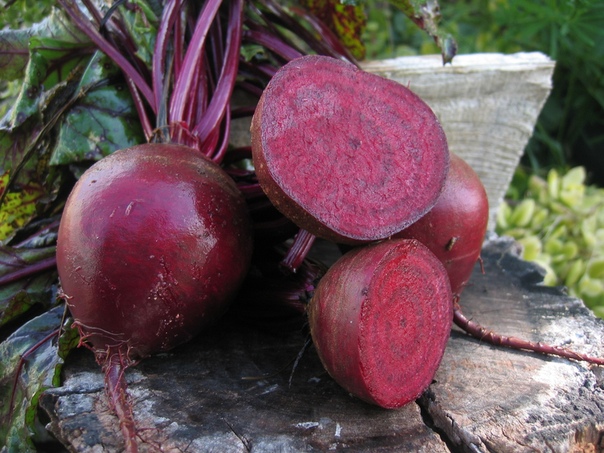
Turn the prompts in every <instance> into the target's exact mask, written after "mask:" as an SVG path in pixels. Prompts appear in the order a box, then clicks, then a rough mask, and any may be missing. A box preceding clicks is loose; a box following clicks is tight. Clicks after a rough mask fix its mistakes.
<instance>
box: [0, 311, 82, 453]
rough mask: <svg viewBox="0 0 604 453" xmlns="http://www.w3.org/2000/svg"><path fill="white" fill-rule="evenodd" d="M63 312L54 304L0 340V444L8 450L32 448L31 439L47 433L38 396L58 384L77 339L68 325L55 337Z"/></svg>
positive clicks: (28, 449)
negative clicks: (65, 362) (59, 336)
mask: <svg viewBox="0 0 604 453" xmlns="http://www.w3.org/2000/svg"><path fill="white" fill-rule="evenodd" d="M63 315H64V308H63V306H58V307H55V308H53V309H51V310H49V311H47V312H46V313H44V314H42V315H40V316H38V317H36V318H34V319H32V320H31V321H29V322H27V323H26V324H24V325H23V326H21V327H20V328H19V329H18V330H17V331H15V332H14V333H13V334H12V335H10V336H9V337H8V338H7V339H6V340H5V341H3V342H2V343H0V397H1V398H2V401H3V402H4V403H5V404H3V405H1V406H0V445H4V446H6V448H7V451H19V452H35V451H36V449H35V447H34V441H35V440H44V439H45V436H47V434H46V432H45V429H44V427H43V426H42V425H41V424H40V422H39V421H38V419H37V416H36V413H37V403H38V398H39V397H40V395H41V394H42V392H43V391H44V390H46V389H48V388H51V387H56V386H58V385H60V372H61V368H62V366H63V363H64V357H65V356H66V353H67V351H68V350H70V349H72V348H74V347H75V346H76V345H77V343H78V338H77V331H76V330H75V329H70V328H67V329H65V330H64V334H63V335H62V336H61V339H60V340H58V341H57V334H58V332H59V328H60V326H61V324H62V320H63ZM34 347H35V348H34ZM32 348H33V349H32ZM29 351H32V352H31V353H29Z"/></svg>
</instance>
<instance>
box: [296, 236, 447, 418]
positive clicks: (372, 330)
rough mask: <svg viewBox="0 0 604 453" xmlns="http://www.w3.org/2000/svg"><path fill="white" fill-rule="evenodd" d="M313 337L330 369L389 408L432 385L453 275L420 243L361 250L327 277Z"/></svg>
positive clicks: (311, 310)
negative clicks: (450, 276)
mask: <svg viewBox="0 0 604 453" xmlns="http://www.w3.org/2000/svg"><path fill="white" fill-rule="evenodd" d="M308 318H309V324H310V327H311V334H312V338H313V342H314V344H315V347H316V348H317V351H318V354H319V357H320V359H321V361H322V363H323V365H324V366H325V369H326V370H327V371H328V372H329V374H330V375H331V376H332V377H333V378H334V380H335V381H336V382H338V383H339V384H340V385H341V386H342V387H343V388H344V389H346V390H347V391H348V392H350V393H352V394H353V395H355V396H357V397H358V398H360V399H362V400H364V401H367V402H369V403H372V404H376V405H379V406H382V407H385V408H397V407H401V406H403V405H405V404H407V403H409V402H410V401H413V400H414V399H416V398H417V397H418V396H420V395H421V393H422V392H423V391H424V390H425V389H426V388H427V387H428V385H430V383H431V382H432V378H433V377H434V374H435V373H436V370H437V368H438V366H439V364H440V361H441V358H442V356H443V353H444V350H445V346H446V343H447V340H448V338H449V335H450V330H451V325H452V320H453V303H452V295H451V289H450V286H449V280H448V278H447V274H446V271H445V269H444V267H443V265H442V264H441V263H440V261H439V260H438V259H437V258H436V257H435V256H434V255H433V254H432V253H431V252H430V251H429V250H428V249H427V248H426V247H425V246H424V245H423V244H421V243H420V242H418V241H415V240H409V239H396V240H389V241H384V242H380V243H378V244H373V245H368V246H363V247H358V248H356V249H353V250H352V251H350V252H348V253H346V254H345V255H343V256H342V257H341V258H340V259H339V260H338V261H337V262H336V263H335V264H334V265H333V266H332V267H331V268H330V269H329V270H328V271H327V273H326V274H325V275H324V276H323V278H322V279H321V281H320V282H319V284H318V286H317V289H316V291H315V294H314V295H313V298H312V300H311V302H310V304H309V307H308Z"/></svg>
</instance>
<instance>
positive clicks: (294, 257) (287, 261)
mask: <svg viewBox="0 0 604 453" xmlns="http://www.w3.org/2000/svg"><path fill="white" fill-rule="evenodd" d="M316 238H317V237H316V236H315V235H314V234H312V233H310V232H308V231H306V230H305V229H302V228H301V229H300V231H298V234H296V237H295V238H294V242H293V243H292V245H291V247H290V248H289V250H288V251H287V254H286V255H285V257H284V258H283V260H282V261H281V266H282V267H283V268H284V269H286V270H287V271H289V272H294V273H295V272H296V271H297V270H298V268H299V267H300V265H301V264H302V263H303V262H304V259H305V258H306V255H308V252H310V249H311V247H312V245H313V244H314V242H315V239H316Z"/></svg>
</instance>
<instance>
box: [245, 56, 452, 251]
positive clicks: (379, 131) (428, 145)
mask: <svg viewBox="0 0 604 453" xmlns="http://www.w3.org/2000/svg"><path fill="white" fill-rule="evenodd" d="M251 134H252V154H253V160H254V166H255V169H256V174H257V176H258V180H259V182H260V185H261V186H262V189H263V190H264V191H265V193H266V194H267V196H268V197H269V199H270V200H271V201H272V202H273V204H274V205H275V207H276V208H277V209H279V210H280V211H281V212H282V213H283V214H284V215H286V216H287V217H289V218H290V219H291V220H292V221H293V222H294V223H296V224H297V225H298V226H299V227H301V228H304V229H306V230H308V231H309V232H311V233H312V234H314V235H316V236H319V237H323V238H326V239H330V240H333V241H335V242H340V243H348V244H360V243H364V242H371V241H375V240H381V239H384V238H387V237H389V236H391V235H392V234H395V233H397V232H399V231H401V230H402V229H403V228H405V227H407V226H408V225H410V224H411V223H413V222H414V221H416V220H417V219H419V218H420V217H421V216H422V215H424V214H425V213H426V212H427V211H428V210H429V209H430V208H431V207H432V206H433V205H434V203H436V199H437V198H438V196H439V195H440V193H441V191H442V188H443V185H444V182H445V178H446V174H447V172H448V167H449V152H448V148H447V142H446V138H445V134H444V132H443V130H442V128H441V126H440V124H439V122H438V120H437V118H436V116H435V115H434V113H433V112H432V110H431V109H430V107H428V105H427V104H426V103H425V102H424V101H422V100H421V99H420V98H419V97H418V96H417V95H415V94H414V93H413V92H412V91H411V90H409V89H408V88H406V87H404V86H403V85H401V84H399V83H397V82H394V81H392V80H388V79H385V78H383V77H380V76H377V75H374V74H370V73H367V72H364V71H362V70H360V69H359V68H357V67H356V66H354V65H352V64H350V63H346V62H344V61H342V60H337V59H335V58H330V57H324V56H316V55H313V56H305V57H301V58H297V59H295V60H293V61H291V62H290V63H288V64H286V65H284V66H283V67H282V68H281V69H280V70H279V71H277V73H276V74H275V75H274V76H273V78H272V79H271V81H270V82H269V84H268V85H267V87H266V88H265V90H264V92H263V94H262V97H261V98H260V101H259V103H258V106H257V107H256V111H255V113H254V117H253V119H252V126H251Z"/></svg>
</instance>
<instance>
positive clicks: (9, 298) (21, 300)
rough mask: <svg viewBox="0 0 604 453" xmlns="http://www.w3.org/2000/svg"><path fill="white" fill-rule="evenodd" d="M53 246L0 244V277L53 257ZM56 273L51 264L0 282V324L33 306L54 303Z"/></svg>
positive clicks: (14, 273) (1, 278)
mask: <svg viewBox="0 0 604 453" xmlns="http://www.w3.org/2000/svg"><path fill="white" fill-rule="evenodd" d="M54 256H55V247H54V246H49V247H42V248H16V247H7V246H4V247H0V280H5V279H9V278H10V277H12V276H15V275H18V273H19V272H22V271H23V270H27V268H28V267H30V266H33V265H36V264H38V263H44V262H45V261H50V260H52V259H54ZM56 280H57V273H56V270H55V268H54V266H52V265H51V266H50V267H49V268H48V269H42V271H41V272H39V273H36V274H34V275H29V276H26V277H23V278H18V279H15V280H14V281H12V282H8V283H6V284H2V285H0V327H2V326H4V325H6V324H7V323H9V322H10V321H13V320H15V319H17V318H18V317H19V316H21V315H23V314H25V313H27V312H28V311H29V310H30V309H31V308H32V307H33V306H34V305H38V306H39V307H43V308H49V307H50V305H51V304H52V303H53V298H52V295H53V294H54V292H55V285H56Z"/></svg>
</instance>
